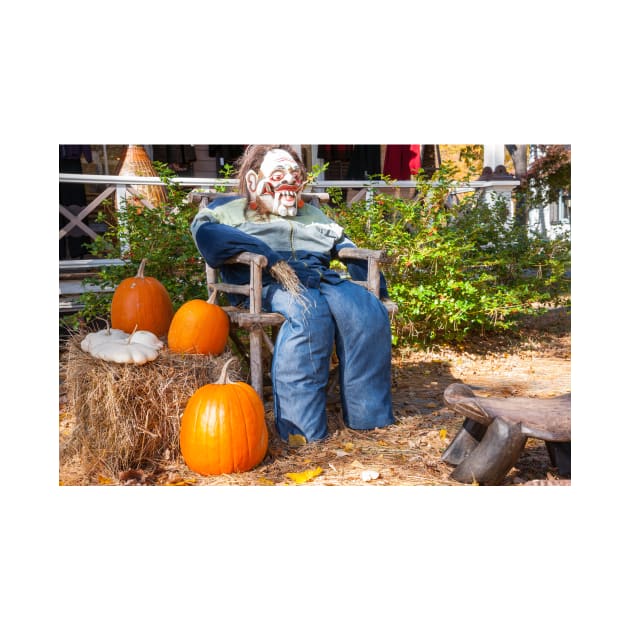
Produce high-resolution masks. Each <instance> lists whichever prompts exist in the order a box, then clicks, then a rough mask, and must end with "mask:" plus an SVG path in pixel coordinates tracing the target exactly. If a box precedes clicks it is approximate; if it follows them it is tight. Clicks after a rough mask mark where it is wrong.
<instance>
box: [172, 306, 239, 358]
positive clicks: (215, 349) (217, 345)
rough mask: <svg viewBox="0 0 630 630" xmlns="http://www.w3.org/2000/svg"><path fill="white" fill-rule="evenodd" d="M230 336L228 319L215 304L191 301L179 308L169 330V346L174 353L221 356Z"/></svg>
mask: <svg viewBox="0 0 630 630" xmlns="http://www.w3.org/2000/svg"><path fill="white" fill-rule="evenodd" d="M229 334H230V320H229V318H228V316H227V314H226V313H225V311H224V310H223V309H222V308H221V307H220V306H217V305H216V304H210V303H208V302H204V301H203V300H190V301H188V302H186V303H184V304H182V305H181V306H180V307H179V308H178V309H177V312H176V313H175V315H174V316H173V320H172V321H171V326H170V328H169V329H168V347H169V349H170V350H172V351H173V352H183V353H192V354H214V355H218V354H221V353H223V351H224V350H225V345H226V344H227V340H228V336H229Z"/></svg>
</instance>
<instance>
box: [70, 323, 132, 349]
mask: <svg viewBox="0 0 630 630" xmlns="http://www.w3.org/2000/svg"><path fill="white" fill-rule="evenodd" d="M128 337H129V334H128V333H126V332H125V331H124V330H118V328H107V329H106V330H99V331H98V332H93V333H89V334H87V335H86V336H85V337H84V338H83V340H82V341H81V350H83V352H89V351H90V350H91V349H92V348H93V347H95V346H98V345H100V344H101V343H105V342H106V341H112V340H113V339H127V338H128Z"/></svg>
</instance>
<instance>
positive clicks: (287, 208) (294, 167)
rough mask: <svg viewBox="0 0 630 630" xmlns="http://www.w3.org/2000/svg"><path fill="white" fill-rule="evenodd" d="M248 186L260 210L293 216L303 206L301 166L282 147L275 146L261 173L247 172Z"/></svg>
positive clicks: (263, 163) (263, 212)
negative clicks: (276, 147) (301, 197)
mask: <svg viewBox="0 0 630 630" xmlns="http://www.w3.org/2000/svg"><path fill="white" fill-rule="evenodd" d="M245 177H246V180H247V189H248V191H249V194H250V198H252V199H254V200H255V201H256V205H257V208H258V212H260V213H262V214H277V215H278V216H281V217H294V216H295V215H296V214H297V211H298V208H299V207H301V205H302V202H301V200H300V194H301V192H302V188H303V187H304V182H303V180H302V174H301V171H300V167H299V165H298V164H297V163H296V162H295V160H294V159H293V158H292V157H291V155H289V153H287V152H286V151H284V150H282V149H272V150H271V151H269V152H268V153H267V154H266V155H265V158H264V160H263V161H262V164H261V165H260V169H259V171H258V173H256V172H255V171H248V172H247V174H246V176H245Z"/></svg>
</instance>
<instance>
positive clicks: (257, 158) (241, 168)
mask: <svg viewBox="0 0 630 630" xmlns="http://www.w3.org/2000/svg"><path fill="white" fill-rule="evenodd" d="M273 149H282V150H283V151H286V152H287V153H288V154H289V155H290V156H291V157H292V158H293V159H294V160H295V161H296V162H297V164H298V166H299V167H300V175H301V176H302V181H305V180H306V168H305V167H304V164H302V160H301V158H300V156H299V155H298V154H297V153H296V151H295V149H294V148H293V147H292V146H290V145H288V144H250V145H249V146H248V147H247V148H246V149H245V151H244V152H243V154H242V155H241V156H240V157H239V158H238V160H237V161H236V164H235V166H236V169H237V177H238V179H239V183H238V191H239V192H240V193H241V194H242V195H245V196H248V194H249V193H248V190H247V182H246V181H245V175H246V174H247V172H248V171H254V172H256V173H257V172H258V171H259V170H260V165H261V164H262V163H263V160H264V159H265V155H267V153H268V152H269V151H271V150H273Z"/></svg>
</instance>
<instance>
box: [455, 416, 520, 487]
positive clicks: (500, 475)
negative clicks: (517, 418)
mask: <svg viewBox="0 0 630 630" xmlns="http://www.w3.org/2000/svg"><path fill="white" fill-rule="evenodd" d="M525 442H527V437H526V436H524V435H523V434H522V433H521V427H520V425H519V424H516V425H515V424H510V423H508V422H504V421H503V420H502V419H501V418H495V419H494V421H493V422H492V424H491V425H490V426H489V427H488V428H487V429H486V433H485V435H484V436H483V439H482V440H481V442H479V445H478V446H477V448H475V449H474V450H473V451H472V452H471V453H470V455H468V457H466V459H464V460H463V461H462V463H461V464H459V466H458V467H457V468H456V469H455V470H454V471H453V472H452V473H451V477H452V478H453V479H455V480H456V481H460V482H462V483H478V484H480V485H489V486H496V485H500V484H501V482H502V481H503V479H504V478H505V475H506V474H507V473H508V471H509V470H510V468H512V467H513V466H514V464H516V462H517V460H518V458H519V457H520V454H521V451H522V450H523V447H524V446H525Z"/></svg>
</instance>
